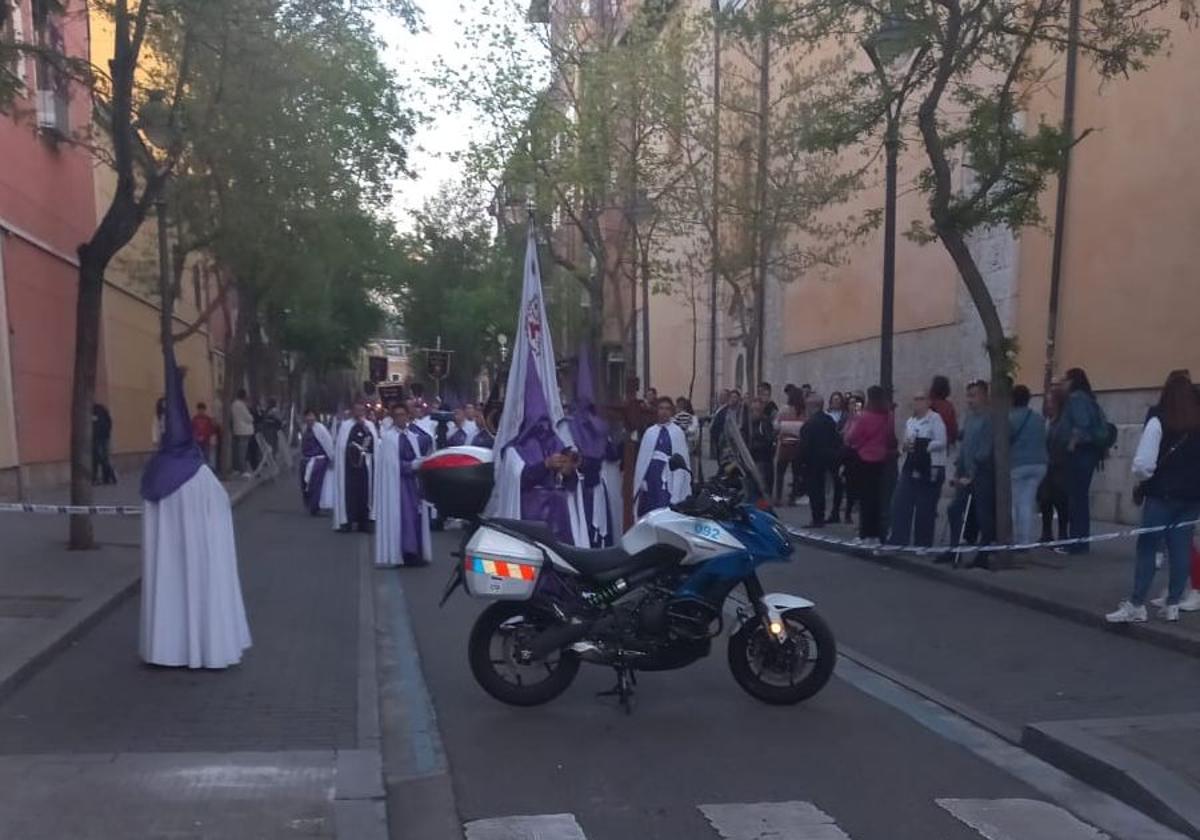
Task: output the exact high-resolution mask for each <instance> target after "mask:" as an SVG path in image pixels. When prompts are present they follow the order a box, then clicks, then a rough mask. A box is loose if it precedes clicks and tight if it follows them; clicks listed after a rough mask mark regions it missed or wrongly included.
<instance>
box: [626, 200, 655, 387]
mask: <svg viewBox="0 0 1200 840" xmlns="http://www.w3.org/2000/svg"><path fill="white" fill-rule="evenodd" d="M656 212H657V210H656V208H655V206H654V202H653V201H652V200H651V199H650V197H649V196H648V195H646V191H645V190H638V191H637V194H636V195H634V196H633V199H632V200H631V201H630V204H629V218H630V219H631V220H632V221H633V244H634V247H635V248H636V249H637V251H638V257H639V261H638V273H639V274H640V275H641V281H642V283H641V286H642V388H643V389H645V388H649V387H650V250H649V248H647V247H646V243H645V240H643V239H642V238H641V237H639V235H638V234H639V231H640V230H641V227H642V225H643V224H645V223H647V222H652V221H653V219H654V216H655V213H656ZM637 289H638V284H637V282H636V280H635V281H634V284H633V295H632V303H631V307H630V310H629V312H630V314H631V315H632V314H633V313H634V312H636V311H637ZM633 338H634V340H633V346H634V354H635V362H634V364H635V365H636V364H637V363H636V354H637V328H636V326H635V327H634V332H633Z"/></svg>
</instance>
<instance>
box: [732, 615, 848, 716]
mask: <svg viewBox="0 0 1200 840" xmlns="http://www.w3.org/2000/svg"><path fill="white" fill-rule="evenodd" d="M783 622H784V624H785V626H786V627H787V634H788V635H787V639H786V640H784V641H782V642H781V641H779V640H777V639H775V638H772V636H771V634H770V633H769V632H768V630H767V628H766V627H765V626H764V625H763V622H762V621H761V620H760V619H758V618H752V619H750V620H749V621H747V622H746V623H745V624H744V625H742V628H741V629H740V630H738V631H737V632H736V633H734V634H733V636H731V637H730V639H729V670H730V671H731V672H732V673H733V678H734V679H735V680H737V684H738V685H740V686H741V687H742V689H743V690H745V691H746V693H747V694H749V695H750V696H751V697H755V698H757V699H759V700H761V701H763V702H764V703H770V704H772V705H775V706H789V705H792V704H794V703H799V702H801V701H802V700H807V699H808V698H810V697H812V696H813V695H814V694H816V693H817V692H818V691H820V690H821V689H822V688H824V687H825V683H827V682H829V678H830V677H831V676H832V675H833V667H834V665H835V664H836V662H837V643H836V642H834V639H833V632H832V631H831V630H830V629H829V625H827V624H826V623H825V620H824V619H822V618H821V616H819V615H817V613H816V611H815V610H812V609H803V610H792V611H790V612H787V613H784V615H783Z"/></svg>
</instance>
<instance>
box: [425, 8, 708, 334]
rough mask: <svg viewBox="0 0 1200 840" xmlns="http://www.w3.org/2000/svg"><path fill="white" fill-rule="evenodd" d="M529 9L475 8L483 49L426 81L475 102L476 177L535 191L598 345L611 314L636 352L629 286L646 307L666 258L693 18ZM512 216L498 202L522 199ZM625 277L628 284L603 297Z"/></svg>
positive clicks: (470, 159)
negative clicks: (684, 41)
mask: <svg viewBox="0 0 1200 840" xmlns="http://www.w3.org/2000/svg"><path fill="white" fill-rule="evenodd" d="M526 8H527V4H524V3H522V2H519V1H518V0H491V2H490V3H489V4H488V5H487V7H486V10H485V11H483V12H482V13H478V12H477V14H478V16H479V18H481V19H482V20H481V21H477V22H467V23H465V24H464V35H463V38H462V41H463V43H464V44H470V45H471V46H472V48H473V49H474V50H475V51H476V52H477V53H482V55H480V56H479V57H478V58H477V60H475V61H474V62H472V65H471V66H469V67H465V68H463V67H454V66H449V65H444V66H442V67H440V68H439V72H438V75H437V77H436V78H435V79H431V82H432V83H433V84H434V85H435V87H436V88H438V89H439V90H443V91H446V92H448V93H449V94H450V95H451V96H452V97H453V99H454V101H456V102H457V103H458V104H459V105H460V106H461V107H465V108H470V109H471V110H473V111H474V112H476V113H477V114H479V115H480V118H481V119H480V123H481V124H482V125H483V126H484V127H485V130H486V132H487V134H486V136H484V137H481V138H478V139H477V140H476V142H474V143H473V144H472V146H471V148H470V150H469V152H468V153H467V154H466V155H465V156H464V160H463V162H464V164H465V169H466V173H467V175H468V177H469V178H471V179H472V180H473V181H474V182H475V183H479V184H484V185H487V188H488V191H490V192H491V193H492V194H494V195H496V196H497V197H498V204H499V205H500V207H498V209H503V206H504V205H508V206H510V207H512V208H519V210H520V211H523V207H524V205H525V204H526V202H531V203H532V204H533V206H534V207H535V208H536V214H537V221H538V223H539V225H540V226H541V227H542V229H543V231H544V232H545V233H544V235H543V236H542V237H541V239H542V242H543V244H544V246H545V247H546V248H547V249H548V251H549V254H550V257H551V259H552V260H553V262H554V264H555V265H556V266H558V268H559V269H560V270H561V271H563V272H565V273H566V275H567V276H568V277H570V278H573V279H574V280H575V281H576V282H578V284H579V285H580V286H581V288H582V291H583V293H584V294H585V295H586V297H587V301H588V313H589V318H590V333H591V335H590V338H591V344H592V345H593V346H596V345H598V344H599V338H600V329H601V320H602V318H603V316H604V315H605V314H606V313H612V314H615V315H616V316H617V319H618V321H619V322H620V324H619V326H620V328H621V332H622V334H623V335H624V336H625V338H626V346H627V358H632V356H633V353H634V350H635V346H636V345H635V342H634V340H633V336H634V329H633V327H634V325H633V322H632V318H633V314H634V300H633V299H634V298H635V297H636V294H637V292H638V291H640V292H641V297H642V304H643V305H642V308H643V311H646V310H647V308H648V307H647V306H646V304H647V303H648V297H649V293H650V291H651V289H652V288H653V287H654V285H655V283H654V281H653V279H652V275H656V274H659V273H660V272H661V271H663V269H664V265H665V264H664V263H662V262H661V261H660V260H659V259H657V257H655V256H654V251H655V244H656V243H657V242H660V241H661V240H662V239H663V237H664V236H665V235H666V234H667V232H668V230H669V224H670V222H671V219H670V216H669V215H668V214H667V213H665V212H663V208H665V207H667V206H668V205H669V204H671V200H670V198H669V196H670V195H671V193H672V191H673V190H675V189H677V188H678V186H679V185H680V184H681V183H682V180H683V170H682V167H683V164H684V161H683V158H682V156H681V154H680V149H679V145H678V143H677V142H673V138H672V133H673V131H674V132H675V133H676V134H677V129H678V123H679V119H680V114H681V105H682V103H683V101H684V97H683V95H682V84H683V79H682V75H681V73H680V72H679V65H680V61H679V57H680V56H682V55H683V53H684V50H683V48H682V47H681V46H680V38H681V37H682V36H683V35H684V33H685V30H682V29H680V28H678V27H673V26H671V25H670V19H669V15H668V14H667V13H665V12H664V11H662V10H661V9H660V4H645V5H644V6H643V7H641V8H640V9H639V10H638V11H637V12H636V13H635V15H634V16H633V17H632V18H631V19H628V20H621V19H619V18H618V17H616V16H614V14H613V13H612V12H611V11H610V10H609V7H608V6H607V4H595V5H594V6H592V7H590V8H587V7H585V8H581V7H580V6H579V5H577V4H557V5H556V7H555V9H554V11H553V12H551V13H550V15H549V19H548V20H547V21H544V22H546V23H548V24H549V25H548V26H547V27H541V26H539V25H532V26H531V25H529V24H528V23H527V22H526V21H525V14H524V13H525V10H526ZM511 215H512V218H511V219H508V220H506V219H505V214H504V213H498V217H499V218H500V219H501V221H502V222H504V221H508V222H511V223H515V224H517V225H523V224H524V222H525V214H524V212H514V213H512V214H511ZM639 277H640V278H641V281H642V282H641V286H640V289H639V287H638V285H637V281H638V278H639ZM619 278H621V279H623V282H614V281H616V280H617V279H619ZM626 284H628V285H626ZM622 288H628V289H629V290H630V292H631V294H630V295H629V296H628V297H627V296H626V295H618V296H617V297H616V298H615V299H608V300H606V293H607V292H611V291H613V290H617V291H619V290H620V289H622ZM626 300H629V305H628V306H626Z"/></svg>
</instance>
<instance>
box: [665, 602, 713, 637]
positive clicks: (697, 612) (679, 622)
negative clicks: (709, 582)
mask: <svg viewBox="0 0 1200 840" xmlns="http://www.w3.org/2000/svg"><path fill="white" fill-rule="evenodd" d="M666 615H667V628H668V630H669V632H670V634H671V636H672V637H673V638H676V639H684V640H687V641H696V642H698V641H700V640H702V639H711V638H713V637H714V636H717V635H719V634H720V633H721V624H722V621H721V610H720V609H718V608H716V607H714V606H713V605H712V604H709V603H708V602H706V601H701V600H700V599H699V598H675V599H673V600H671V601H670V602H668V603H667V605H666Z"/></svg>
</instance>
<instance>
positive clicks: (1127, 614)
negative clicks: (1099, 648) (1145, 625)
mask: <svg viewBox="0 0 1200 840" xmlns="http://www.w3.org/2000/svg"><path fill="white" fill-rule="evenodd" d="M1104 620H1105V621H1107V622H1108V623H1109V624H1130V623H1132V622H1138V621H1145V620H1146V608H1145V607H1135V606H1134V605H1133V604H1131V603H1129V602H1128V601H1122V602H1121V606H1119V607H1117V609H1116V612H1110V613H1109V614H1108V615H1106V616H1104Z"/></svg>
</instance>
